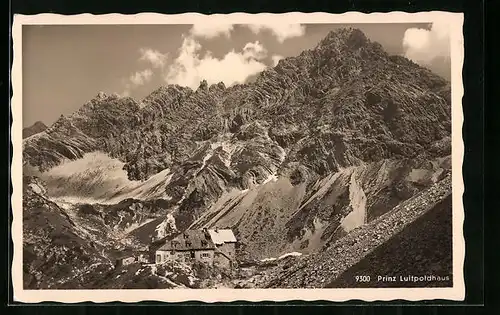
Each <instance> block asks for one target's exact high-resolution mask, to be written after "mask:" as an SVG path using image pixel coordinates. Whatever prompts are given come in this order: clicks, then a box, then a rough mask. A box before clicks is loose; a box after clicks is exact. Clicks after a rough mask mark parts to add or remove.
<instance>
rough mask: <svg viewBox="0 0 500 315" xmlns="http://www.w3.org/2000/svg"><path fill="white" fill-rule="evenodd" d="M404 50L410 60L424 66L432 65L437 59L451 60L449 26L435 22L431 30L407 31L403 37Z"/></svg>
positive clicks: (415, 29) (413, 29) (416, 29)
mask: <svg viewBox="0 0 500 315" xmlns="http://www.w3.org/2000/svg"><path fill="white" fill-rule="evenodd" d="M403 48H404V50H405V56H406V57H407V58H408V59H411V60H413V61H414V62H416V63H418V64H421V65H424V66H428V65H431V64H432V63H433V62H434V61H435V60H436V58H438V59H443V58H445V59H449V58H450V32H449V25H448V24H446V23H442V22H434V23H432V27H431V29H430V30H427V29H422V28H410V29H407V30H406V32H405V34H404V37H403Z"/></svg>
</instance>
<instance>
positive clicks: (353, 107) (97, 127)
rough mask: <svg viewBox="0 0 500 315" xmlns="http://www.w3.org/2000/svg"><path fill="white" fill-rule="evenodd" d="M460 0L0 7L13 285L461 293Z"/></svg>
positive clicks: (65, 289)
mask: <svg viewBox="0 0 500 315" xmlns="http://www.w3.org/2000/svg"><path fill="white" fill-rule="evenodd" d="M462 24H463V15H462V14H459V13H446V12H423V13H404V12H392V13H371V14H362V13H357V12H350V13H345V14H335V15H333V14H326V13H313V14H303V13H288V14H244V13H235V14H228V15H201V14H196V13H193V14H179V15H161V14H153V13H144V14H137V15H119V14H109V15H91V14H82V15H74V16H63V15H57V14H40V15H34V16H21V15H16V16H15V19H14V22H13V30H12V35H13V46H14V56H13V68H12V84H13V98H12V107H11V109H12V115H13V124H12V144H13V161H12V184H13V190H14V191H13V195H12V218H13V223H12V229H11V232H12V240H13V243H14V257H13V264H12V283H13V287H14V299H15V300H16V301H21V302H28V303H36V302H42V301H56V302H69V303H71V302H85V301H92V302H111V301H122V302H138V301H146V300H148V301H163V302H187V301H202V302H230V301H252V302H258V301H290V300H303V301H347V300H351V299H356V300H363V301H389V300H395V299H403V300H410V301H419V300H433V299H447V300H463V298H464V294H465V287H464V279H463V263H464V257H465V252H464V250H465V241H464V237H463V233H462V228H463V220H464V213H463V206H462V193H463V180H462V172H461V167H462V159H463V150H464V149H463V142H462V137H461V132H462V123H463V116H462V102H461V98H462V95H463V87H462V64H463V36H462Z"/></svg>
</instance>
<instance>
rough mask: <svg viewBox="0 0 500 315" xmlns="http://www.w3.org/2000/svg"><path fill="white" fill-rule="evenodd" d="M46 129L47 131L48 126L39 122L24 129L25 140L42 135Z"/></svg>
mask: <svg viewBox="0 0 500 315" xmlns="http://www.w3.org/2000/svg"><path fill="white" fill-rule="evenodd" d="M45 129H47V126H46V125H45V124H44V123H43V122H41V121H37V122H35V123H34V124H33V125H31V126H29V127H26V128H23V139H24V138H27V137H30V136H32V135H34V134H37V133H40V132H42V131H44V130H45Z"/></svg>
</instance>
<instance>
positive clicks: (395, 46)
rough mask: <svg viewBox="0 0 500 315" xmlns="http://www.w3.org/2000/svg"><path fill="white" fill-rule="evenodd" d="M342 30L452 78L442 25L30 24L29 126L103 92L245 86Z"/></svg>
mask: <svg viewBox="0 0 500 315" xmlns="http://www.w3.org/2000/svg"><path fill="white" fill-rule="evenodd" d="M342 27H355V28H359V29H360V30H361V31H363V32H364V33H365V34H366V36H367V37H368V38H369V39H370V40H372V41H376V42H379V43H380V44H381V45H382V46H383V47H384V49H385V50H386V51H387V52H388V53H389V54H394V55H404V56H406V57H407V58H409V59H411V60H413V61H415V62H417V63H419V64H421V65H423V66H425V67H428V68H429V69H431V70H433V71H434V72H436V73H437V74H439V75H441V76H443V77H444V78H446V79H449V78H450V51H449V50H450V48H449V33H448V31H447V27H446V25H440V24H439V23H433V24H394V23H391V24H289V25H287V24H276V25H256V24H251V25H231V24H220V25H218V24H214V25H210V27H208V28H207V27H206V26H205V25H188V24H185V25H43V26H42V25H29V26H26V25H24V26H23V30H22V32H23V35H22V41H23V43H22V44H23V52H22V53H23V56H22V67H23V70H22V71H23V72H22V77H23V81H22V84H23V125H24V126H25V127H27V126H30V125H32V124H33V123H34V122H36V121H42V122H43V123H45V124H46V125H51V124H52V123H54V122H55V121H56V120H57V118H59V116H60V115H61V114H63V115H70V114H71V113H73V112H74V111H76V110H78V108H80V107H81V106H82V105H83V104H84V103H85V102H87V101H88V100H90V99H92V98H93V97H95V96H96V95H97V94H98V93H99V92H105V93H109V94H112V93H116V94H119V95H124V96H125V95H127V96H132V97H134V98H136V99H142V98H143V97H145V96H147V95H148V94H149V93H151V92H152V91H154V90H155V89H157V88H158V87H160V86H162V85H166V84H179V85H182V86H189V87H191V88H193V89H196V88H197V87H198V86H199V82H200V81H201V80H203V79H205V80H207V82H208V84H213V83H218V82H221V81H222V82H224V83H225V84H226V86H230V85H232V84H236V83H244V82H246V81H248V80H251V79H252V78H254V77H255V76H256V75H257V74H258V73H259V72H261V71H263V70H264V69H266V68H268V67H272V66H274V65H275V64H276V63H277V61H279V60H280V59H281V58H284V57H289V56H296V55H298V54H300V52H302V51H303V50H306V49H311V48H314V46H316V45H317V43H318V42H319V41H320V40H321V39H322V38H324V37H325V36H326V35H327V34H328V32H330V31H332V30H334V29H337V28H342Z"/></svg>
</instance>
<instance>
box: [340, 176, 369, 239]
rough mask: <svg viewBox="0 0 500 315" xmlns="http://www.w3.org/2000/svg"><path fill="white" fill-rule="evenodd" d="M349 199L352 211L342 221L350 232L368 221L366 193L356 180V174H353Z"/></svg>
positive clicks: (345, 228) (341, 223) (342, 224)
mask: <svg viewBox="0 0 500 315" xmlns="http://www.w3.org/2000/svg"><path fill="white" fill-rule="evenodd" d="M349 199H350V202H349V205H350V206H351V208H352V211H351V212H350V213H349V214H348V215H347V216H346V217H345V218H344V219H343V220H342V221H341V222H340V225H341V226H342V228H343V229H344V230H345V231H346V232H350V231H352V230H354V229H355V228H357V227H359V226H361V225H363V224H365V223H366V195H365V192H364V191H363V188H362V187H361V186H360V185H359V184H358V182H357V181H356V178H355V176H354V174H352V175H351V184H350V186H349Z"/></svg>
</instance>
